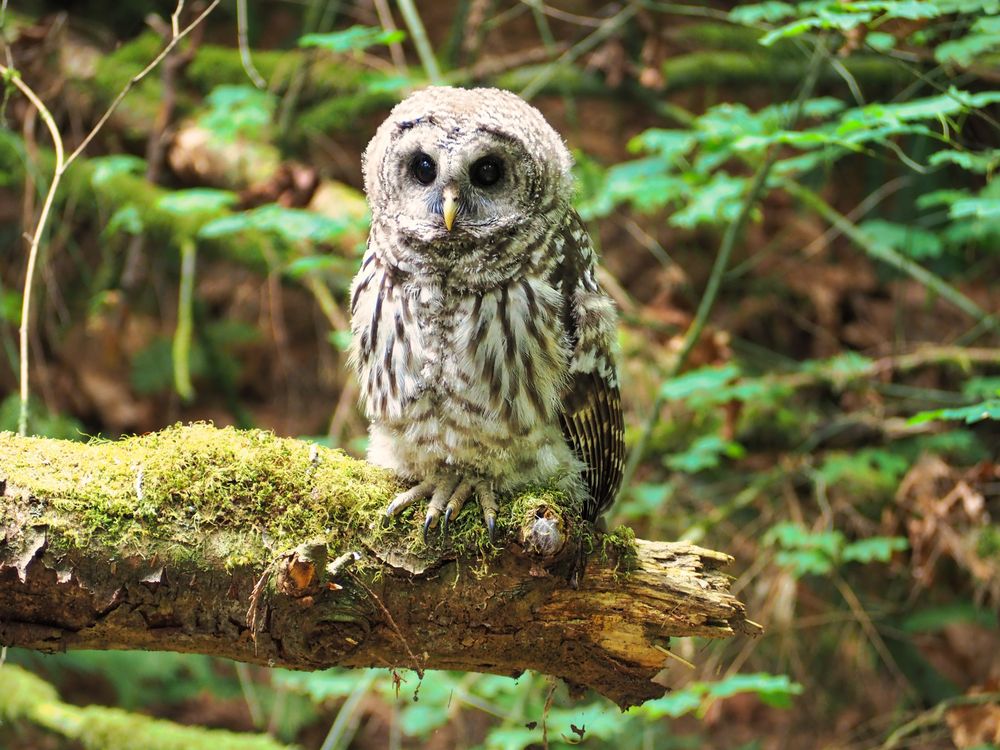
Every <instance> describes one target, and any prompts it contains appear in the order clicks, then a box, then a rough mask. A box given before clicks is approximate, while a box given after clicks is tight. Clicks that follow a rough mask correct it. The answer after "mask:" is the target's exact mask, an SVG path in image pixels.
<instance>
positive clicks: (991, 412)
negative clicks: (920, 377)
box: [908, 398, 1000, 425]
mask: <svg viewBox="0 0 1000 750" xmlns="http://www.w3.org/2000/svg"><path fill="white" fill-rule="evenodd" d="M987 419H991V420H994V421H1000V398H997V399H989V400H988V401H983V402H982V403H979V404H973V405H972V406H960V407H958V408H954V409H934V410H933V411H922V412H920V413H919V414H915V415H914V416H912V417H910V419H909V422H908V424H911V425H914V424H923V423H924V422H935V421H939V420H956V421H960V422H965V423H966V424H975V423H976V422H982V421H984V420H987Z"/></svg>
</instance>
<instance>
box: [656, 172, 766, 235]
mask: <svg viewBox="0 0 1000 750" xmlns="http://www.w3.org/2000/svg"><path fill="white" fill-rule="evenodd" d="M747 182H748V181H747V179H746V178H745V177H733V176H732V175H729V174H726V173H725V172H716V173H715V174H713V175H712V177H711V179H710V180H709V181H708V183H707V184H705V185H700V186H698V187H697V188H696V189H694V190H693V191H692V194H691V200H690V201H689V202H688V203H687V205H686V206H684V208H682V209H681V210H680V211H677V212H675V213H674V214H673V215H672V216H671V217H670V223H671V224H673V225H674V226H676V227H681V228H683V229H693V228H695V227H697V226H699V225H701V224H729V223H731V222H733V221H735V220H736V217H737V216H738V215H739V212H740V208H741V206H742V202H743V193H744V192H745V191H746V187H747Z"/></svg>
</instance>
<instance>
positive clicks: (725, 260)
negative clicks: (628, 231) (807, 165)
mask: <svg viewBox="0 0 1000 750" xmlns="http://www.w3.org/2000/svg"><path fill="white" fill-rule="evenodd" d="M825 55H826V44H825V41H824V40H822V39H821V40H820V41H819V42H817V44H816V48H815V51H814V52H813V56H812V59H811V60H810V62H809V69H808V71H807V73H806V78H805V81H804V82H803V83H802V88H801V89H800V90H799V95H798V97H797V98H796V100H795V106H794V107H793V109H792V113H791V115H790V117H789V127H790V126H791V125H794V124H795V123H796V122H797V121H798V119H799V117H800V116H801V114H802V107H803V105H804V104H805V102H806V100H807V99H808V98H809V97H810V96H812V92H813V89H814V88H815V86H816V81H817V79H818V78H819V72H820V67H821V66H820V63H821V62H822V61H823V60H824V58H825ZM777 160H778V149H777V148H776V147H773V146H772V147H771V149H770V151H768V154H767V157H766V158H765V159H764V161H763V163H762V164H761V165H760V167H758V169H757V173H756V174H755V175H754V178H753V182H752V183H751V185H750V189H749V191H747V195H746V198H744V199H743V205H742V206H741V207H740V212H739V214H738V215H737V217H736V219H735V220H734V221H733V222H732V223H730V224H729V226H727V227H726V231H725V234H724V235H723V237H722V243H721V244H720V246H719V253H718V255H716V256H715V263H714V264H713V266H712V272H711V275H710V276H709V278H708V284H707V285H706V287H705V293H704V295H702V298H701V302H700V303H699V304H698V310H697V312H696V313H695V317H694V320H693V321H692V322H691V325H690V327H689V328H688V330H687V333H686V334H685V335H684V343H683V344H682V346H681V350H680V352H678V354H677V358H676V359H675V360H674V363H673V366H672V367H671V368H670V373H669V376H668V377H674V376H676V375H677V373H679V372H680V371H681V368H683V367H684V364H685V363H686V362H687V358H688V356H689V355H690V354H691V351H692V349H694V346H695V344H696V343H697V342H698V339H699V337H700V336H701V332H702V330H703V329H704V327H705V323H706V322H707V321H708V315H709V313H710V312H711V310H712V306H713V305H714V304H715V298H716V296H717V295H718V293H719V287H720V286H721V284H722V277H723V276H724V275H725V272H726V267H727V266H728V265H729V256H730V255H731V254H732V251H733V248H734V247H735V246H736V240H737V239H738V238H739V236H740V234H742V232H743V227H744V225H745V224H746V222H747V219H749V218H750V212H751V211H752V210H753V207H754V206H755V205H756V203H757V199H758V198H759V197H760V194H761V192H762V191H763V190H764V187H765V186H766V184H767V177H768V175H769V174H770V173H771V168H772V167H773V166H774V163H775V162H776V161H777ZM663 403H664V397H663V393H662V391H661V392H659V393H657V394H656V399H655V400H654V401H653V406H652V408H651V409H650V411H649V416H648V417H647V418H646V423H645V425H644V426H643V430H642V433H641V434H640V435H639V440H638V441H636V444H635V446H634V447H633V448H632V452H631V453H629V457H628V461H627V462H626V464H625V470H624V474H623V477H622V486H623V487H628V485H629V482H630V481H631V479H632V476H633V474H635V470H636V468H637V467H638V465H639V461H640V460H641V459H642V454H643V453H644V452H645V450H646V445H647V444H648V443H649V438H650V436H651V435H652V434H653V429H654V428H655V427H656V423H657V421H658V420H659V418H660V410H661V409H662V408H663Z"/></svg>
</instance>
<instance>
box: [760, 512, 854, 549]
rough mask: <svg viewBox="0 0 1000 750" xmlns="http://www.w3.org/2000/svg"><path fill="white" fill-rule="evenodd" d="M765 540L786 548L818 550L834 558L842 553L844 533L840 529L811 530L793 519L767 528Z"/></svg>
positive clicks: (765, 542)
mask: <svg viewBox="0 0 1000 750" xmlns="http://www.w3.org/2000/svg"><path fill="white" fill-rule="evenodd" d="M763 542H764V544H768V545H778V546H780V547H783V548H785V549H812V550H818V551H820V552H822V553H824V554H826V555H828V556H830V557H831V558H832V557H836V556H838V555H839V554H840V550H841V549H842V548H843V546H844V535H843V534H841V533H840V532H839V531H809V530H808V529H806V528H805V527H803V526H801V525H799V524H797V523H794V522H792V521H782V522H781V523H778V524H775V525H774V526H772V527H771V528H770V529H768V530H767V532H766V533H765V534H764V537H763Z"/></svg>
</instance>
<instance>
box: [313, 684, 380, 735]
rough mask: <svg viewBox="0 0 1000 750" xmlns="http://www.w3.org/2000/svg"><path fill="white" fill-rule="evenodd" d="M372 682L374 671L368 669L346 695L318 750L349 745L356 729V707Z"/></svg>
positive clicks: (357, 707)
mask: <svg viewBox="0 0 1000 750" xmlns="http://www.w3.org/2000/svg"><path fill="white" fill-rule="evenodd" d="M374 682H375V673H374V672H373V671H369V672H368V673H367V674H365V676H364V677H362V678H361V679H360V680H358V683H357V685H355V686H354V689H353V690H352V691H351V694H350V695H348V696H347V700H345V701H344V704H343V705H342V706H341V707H340V710H339V711H338V712H337V718H336V719H334V720H333V724H332V725H331V726H330V731H329V732H327V735H326V739H325V740H323V744H322V746H321V747H320V750H341V748H346V747H348V746H349V745H350V743H351V739H352V737H353V735H354V733H355V732H356V731H357V725H358V709H359V708H360V707H361V701H362V700H364V697H365V696H366V695H368V691H369V690H371V687H372V684H373V683H374Z"/></svg>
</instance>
